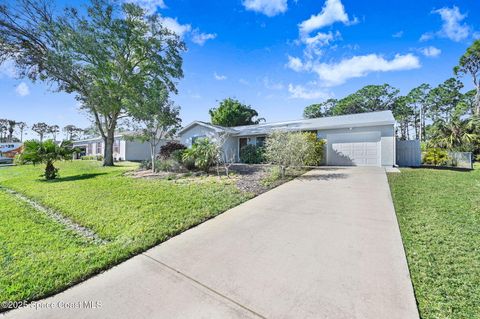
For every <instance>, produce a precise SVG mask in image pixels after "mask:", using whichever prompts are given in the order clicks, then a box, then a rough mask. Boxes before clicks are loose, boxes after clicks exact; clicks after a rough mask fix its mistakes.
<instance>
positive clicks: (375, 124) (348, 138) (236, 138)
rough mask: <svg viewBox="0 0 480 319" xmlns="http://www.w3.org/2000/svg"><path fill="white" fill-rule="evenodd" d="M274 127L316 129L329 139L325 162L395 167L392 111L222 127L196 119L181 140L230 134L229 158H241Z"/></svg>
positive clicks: (227, 142)
mask: <svg viewBox="0 0 480 319" xmlns="http://www.w3.org/2000/svg"><path fill="white" fill-rule="evenodd" d="M275 130H282V131H292V132H293V131H305V132H316V134H317V136H318V137H319V138H322V139H325V140H326V143H327V144H326V148H325V154H324V155H325V156H324V159H325V164H326V165H341V166H346V165H352V166H394V165H395V119H394V117H393V114H392V112H391V111H380V112H369V113H359V114H350V115H340V116H331V117H322V118H314V119H302V120H295V121H284V122H275V123H261V124H256V125H245V126H235V127H222V126H218V125H212V124H210V123H205V122H201V121H194V122H192V123H190V124H189V125H187V126H185V127H184V128H182V129H181V130H180V131H179V133H178V139H179V140H180V142H181V143H183V144H184V145H186V146H188V147H190V146H192V144H193V143H194V142H195V140H196V139H198V138H210V139H213V140H215V139H218V138H219V136H224V137H225V136H227V138H224V139H225V143H224V144H223V150H224V153H225V154H231V155H227V156H228V158H229V159H231V160H232V161H236V162H238V161H239V156H240V149H241V148H242V147H243V146H245V145H247V144H253V145H257V146H261V145H263V143H264V141H265V138H266V137H267V135H268V134H269V133H271V132H273V131H275Z"/></svg>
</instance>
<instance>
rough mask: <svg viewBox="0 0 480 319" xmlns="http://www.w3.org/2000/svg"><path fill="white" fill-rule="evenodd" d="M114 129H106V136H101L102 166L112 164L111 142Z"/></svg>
mask: <svg viewBox="0 0 480 319" xmlns="http://www.w3.org/2000/svg"><path fill="white" fill-rule="evenodd" d="M114 135H115V131H114V130H108V131H107V136H106V137H104V138H103V144H104V145H103V166H114V164H113V142H114V140H115V138H114Z"/></svg>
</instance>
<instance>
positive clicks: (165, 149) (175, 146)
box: [158, 141, 187, 159]
mask: <svg viewBox="0 0 480 319" xmlns="http://www.w3.org/2000/svg"><path fill="white" fill-rule="evenodd" d="M186 148H187V147H186V146H185V145H183V144H182V143H179V142H176V141H169V142H167V144H165V145H162V147H160V152H159V153H158V157H160V158H162V159H167V158H171V157H172V155H173V153H174V152H176V151H181V150H184V149H186Z"/></svg>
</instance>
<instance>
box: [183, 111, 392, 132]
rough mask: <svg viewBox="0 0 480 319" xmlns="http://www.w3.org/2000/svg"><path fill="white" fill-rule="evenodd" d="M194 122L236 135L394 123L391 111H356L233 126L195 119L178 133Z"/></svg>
mask: <svg viewBox="0 0 480 319" xmlns="http://www.w3.org/2000/svg"><path fill="white" fill-rule="evenodd" d="M195 124H201V125H205V126H210V127H212V128H214V129H216V130H226V131H230V132H231V133H233V134H234V135H237V136H245V135H259V134H268V133H270V132H272V131H274V130H284V131H309V130H312V131H313V130H326V129H335V128H347V127H361V126H372V125H393V124H395V118H394V117H393V114H392V112H391V111H379V112H368V113H358V114H349V115H339V116H330V117H320V118H314V119H302V120H293V121H283V122H271V123H261V124H256V125H244V126H234V127H229V128H226V127H222V126H218V125H213V124H210V123H205V122H200V121H195V122H192V123H191V124H189V125H187V126H186V127H185V128H184V129H182V130H181V131H180V132H179V133H181V132H182V131H185V130H186V129H187V128H189V127H191V126H193V125H195Z"/></svg>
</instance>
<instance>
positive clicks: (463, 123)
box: [430, 117, 480, 150]
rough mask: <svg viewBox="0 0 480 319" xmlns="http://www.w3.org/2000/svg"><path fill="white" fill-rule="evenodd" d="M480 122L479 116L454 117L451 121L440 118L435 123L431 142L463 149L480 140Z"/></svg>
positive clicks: (449, 147) (436, 144)
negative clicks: (479, 130) (479, 128)
mask: <svg viewBox="0 0 480 319" xmlns="http://www.w3.org/2000/svg"><path fill="white" fill-rule="evenodd" d="M479 124H480V119H479V118H478V117H472V118H468V119H462V118H459V117H455V118H452V119H451V120H450V121H448V122H447V121H443V120H439V121H437V122H436V123H435V124H434V125H433V130H432V131H433V132H432V138H431V141H430V144H432V145H433V146H435V147H443V148H446V149H448V150H463V149H466V148H469V147H471V146H472V145H475V144H477V143H478V142H479V140H480V136H479V134H478V133H477V131H478V127H479Z"/></svg>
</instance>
